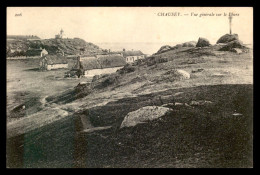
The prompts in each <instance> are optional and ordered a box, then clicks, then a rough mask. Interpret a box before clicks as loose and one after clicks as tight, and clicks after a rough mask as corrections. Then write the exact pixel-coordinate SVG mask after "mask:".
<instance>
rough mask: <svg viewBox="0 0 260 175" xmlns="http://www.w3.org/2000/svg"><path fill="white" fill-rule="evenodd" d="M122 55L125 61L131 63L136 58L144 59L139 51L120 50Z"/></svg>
mask: <svg viewBox="0 0 260 175" xmlns="http://www.w3.org/2000/svg"><path fill="white" fill-rule="evenodd" d="M121 53H122V54H123V57H124V58H125V61H126V62H127V63H133V62H134V61H136V60H139V59H144V58H145V55H144V54H143V53H142V52H141V51H140V50H138V51H125V50H124V51H122V52H121Z"/></svg>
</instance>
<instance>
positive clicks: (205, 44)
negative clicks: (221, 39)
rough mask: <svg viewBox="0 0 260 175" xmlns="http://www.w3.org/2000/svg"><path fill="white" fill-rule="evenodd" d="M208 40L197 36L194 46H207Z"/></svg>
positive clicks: (208, 44)
mask: <svg viewBox="0 0 260 175" xmlns="http://www.w3.org/2000/svg"><path fill="white" fill-rule="evenodd" d="M210 45H211V44H210V43H209V40H208V39H206V38H201V37H200V38H199V40H198V42H197V45H196V47H207V46H210Z"/></svg>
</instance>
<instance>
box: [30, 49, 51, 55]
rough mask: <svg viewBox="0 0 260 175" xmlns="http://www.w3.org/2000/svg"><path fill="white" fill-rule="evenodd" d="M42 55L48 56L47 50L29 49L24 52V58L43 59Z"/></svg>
mask: <svg viewBox="0 0 260 175" xmlns="http://www.w3.org/2000/svg"><path fill="white" fill-rule="evenodd" d="M44 55H48V52H47V50H45V49H29V50H27V51H26V56H27V57H35V56H39V57H43V56H44Z"/></svg>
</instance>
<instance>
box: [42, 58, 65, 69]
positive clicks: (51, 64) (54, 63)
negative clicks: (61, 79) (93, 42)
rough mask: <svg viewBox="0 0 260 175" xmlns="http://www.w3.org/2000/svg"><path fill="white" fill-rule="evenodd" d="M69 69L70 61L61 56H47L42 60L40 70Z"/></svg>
mask: <svg viewBox="0 0 260 175" xmlns="http://www.w3.org/2000/svg"><path fill="white" fill-rule="evenodd" d="M62 68H68V61H67V59H66V58H65V57H64V56H61V55H46V56H43V57H42V58H41V59H40V65H39V69H40V70H53V69H62Z"/></svg>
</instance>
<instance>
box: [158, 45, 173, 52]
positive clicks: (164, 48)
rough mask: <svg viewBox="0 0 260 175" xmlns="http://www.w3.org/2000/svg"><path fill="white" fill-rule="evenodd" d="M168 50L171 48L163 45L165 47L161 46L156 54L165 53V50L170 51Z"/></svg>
mask: <svg viewBox="0 0 260 175" xmlns="http://www.w3.org/2000/svg"><path fill="white" fill-rule="evenodd" d="M170 49H172V47H171V46H169V45H165V46H162V47H161V48H160V49H159V50H158V51H157V53H163V52H165V51H167V50H170Z"/></svg>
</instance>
